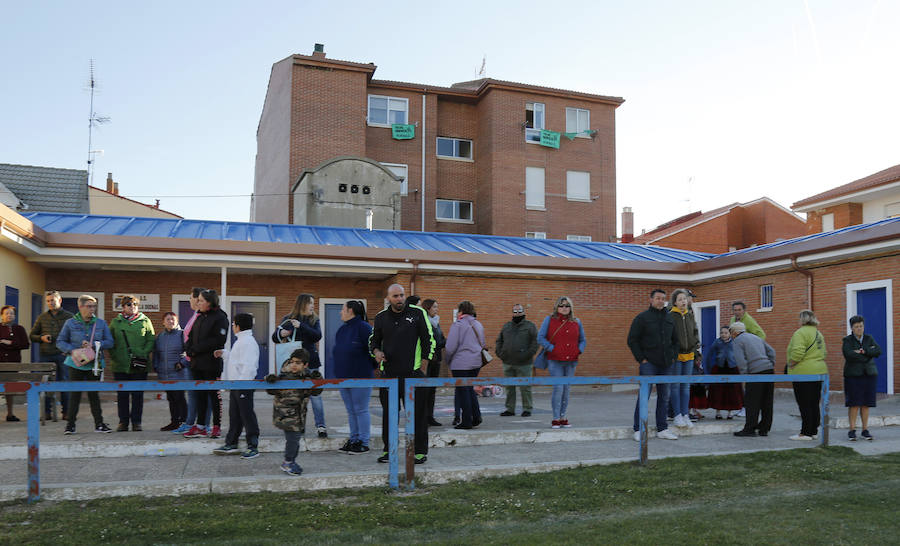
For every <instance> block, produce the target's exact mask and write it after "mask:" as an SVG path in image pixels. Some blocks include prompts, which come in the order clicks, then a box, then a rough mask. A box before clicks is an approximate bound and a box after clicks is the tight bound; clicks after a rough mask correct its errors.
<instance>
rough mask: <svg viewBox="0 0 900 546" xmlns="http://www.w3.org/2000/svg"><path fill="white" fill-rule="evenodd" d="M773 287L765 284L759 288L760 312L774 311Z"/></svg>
mask: <svg viewBox="0 0 900 546" xmlns="http://www.w3.org/2000/svg"><path fill="white" fill-rule="evenodd" d="M772 291H773V289H772V285H771V284H764V285H762V286H760V287H759V310H760V311H771V310H772V303H773V301H772V295H773V294H772Z"/></svg>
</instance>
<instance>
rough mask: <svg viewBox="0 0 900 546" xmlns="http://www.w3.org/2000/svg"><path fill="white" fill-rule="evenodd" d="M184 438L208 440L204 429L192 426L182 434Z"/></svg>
mask: <svg viewBox="0 0 900 546" xmlns="http://www.w3.org/2000/svg"><path fill="white" fill-rule="evenodd" d="M184 437H185V438H208V437H209V434H208V433H207V432H206V427H202V428H201V427H200V425H194V426H192V427H191V428H190V430H188V431H187V432H185V433H184Z"/></svg>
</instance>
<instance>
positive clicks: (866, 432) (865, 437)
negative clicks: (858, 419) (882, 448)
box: [862, 428, 875, 442]
mask: <svg viewBox="0 0 900 546" xmlns="http://www.w3.org/2000/svg"><path fill="white" fill-rule="evenodd" d="M862 437H863V440H868V441H870V442H871V441H872V440H874V439H875V437H874V436H872V435H871V434H869V429H867V428H864V429H863V431H862Z"/></svg>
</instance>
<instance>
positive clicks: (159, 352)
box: [153, 311, 191, 432]
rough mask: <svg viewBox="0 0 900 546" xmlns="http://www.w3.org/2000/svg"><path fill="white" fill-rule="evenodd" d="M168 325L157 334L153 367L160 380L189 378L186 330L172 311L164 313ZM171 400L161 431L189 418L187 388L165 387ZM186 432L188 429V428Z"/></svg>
mask: <svg viewBox="0 0 900 546" xmlns="http://www.w3.org/2000/svg"><path fill="white" fill-rule="evenodd" d="M163 326H164V327H165V329H164V330H163V331H162V332H160V333H159V334H158V335H157V336H156V342H155V343H154V345H153V370H154V371H155V372H156V375H158V376H159V379H160V381H179V380H185V379H190V378H191V374H190V368H189V362H188V360H187V357H186V356H185V354H184V335H183V334H184V332H183V330H182V329H181V327H180V326H178V317H177V316H175V313H173V312H171V311H169V312H168V313H166V314H165V315H163ZM166 400H168V402H169V424H168V425H166V426H164V427H162V428H160V429H159V430H162V431H166V432H167V431H171V430H176V429H178V427H180V426H181V425H182V423H184V422H185V420H186V419H187V412H188V405H187V399H186V398H185V396H184V391H166ZM185 432H187V431H185Z"/></svg>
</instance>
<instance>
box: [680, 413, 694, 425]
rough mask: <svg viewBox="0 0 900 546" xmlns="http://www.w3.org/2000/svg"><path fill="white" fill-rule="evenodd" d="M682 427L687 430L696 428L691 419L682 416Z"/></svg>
mask: <svg viewBox="0 0 900 546" xmlns="http://www.w3.org/2000/svg"><path fill="white" fill-rule="evenodd" d="M681 426H683V427H687V428H694V422H693V421H691V418H690V417H689V416H687V415H684V414H681Z"/></svg>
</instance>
